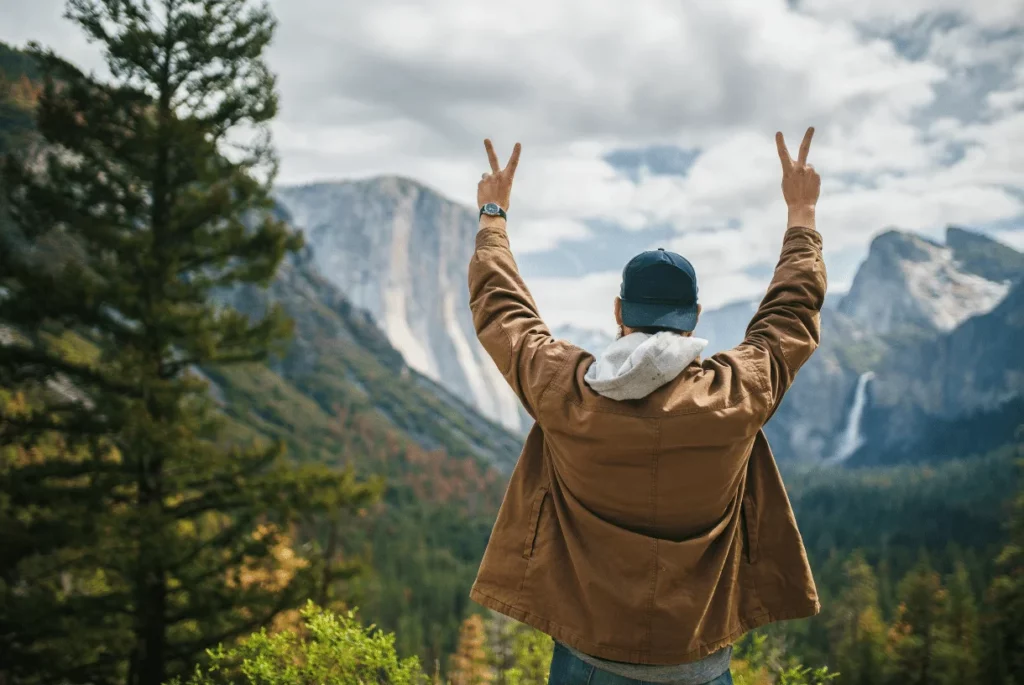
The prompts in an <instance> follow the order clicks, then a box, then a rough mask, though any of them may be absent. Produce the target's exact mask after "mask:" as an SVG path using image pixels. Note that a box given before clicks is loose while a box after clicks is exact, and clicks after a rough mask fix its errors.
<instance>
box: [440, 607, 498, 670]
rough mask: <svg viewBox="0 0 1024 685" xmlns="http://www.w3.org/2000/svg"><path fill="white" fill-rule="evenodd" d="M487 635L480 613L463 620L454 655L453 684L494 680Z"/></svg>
mask: <svg viewBox="0 0 1024 685" xmlns="http://www.w3.org/2000/svg"><path fill="white" fill-rule="evenodd" d="M486 643H487V636H486V632H485V629H484V621H483V619H482V618H481V617H480V614H472V615H470V616H468V617H467V618H466V620H465V621H463V622H462V629H461V630H460V631H459V645H458V650H457V651H456V652H455V654H454V655H453V656H452V668H451V672H450V674H449V675H450V679H451V683H452V685H488V684H489V683H491V681H493V680H494V677H493V673H492V671H491V667H490V664H489V663H488V661H489V660H488V658H487V649H486Z"/></svg>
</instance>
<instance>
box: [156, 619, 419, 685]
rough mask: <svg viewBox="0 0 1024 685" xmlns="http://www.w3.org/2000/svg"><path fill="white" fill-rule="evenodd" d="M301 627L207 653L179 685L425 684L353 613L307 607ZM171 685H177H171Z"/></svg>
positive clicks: (415, 663) (389, 641) (390, 642)
mask: <svg viewBox="0 0 1024 685" xmlns="http://www.w3.org/2000/svg"><path fill="white" fill-rule="evenodd" d="M301 613H302V618H303V624H304V628H303V629H302V630H301V631H299V632H296V631H291V630H284V631H281V632H278V633H273V634H272V633H268V632H267V631H266V630H263V631H262V632H259V633H255V634H253V635H251V636H249V637H247V638H245V639H244V640H242V641H241V642H240V643H238V644H237V645H235V646H232V647H224V646H223V645H222V646H220V647H218V648H217V649H215V650H210V652H209V663H208V664H207V665H205V666H203V667H200V666H197V667H196V671H195V673H194V674H193V675H192V678H191V679H189V680H188V681H186V683H185V685H221V684H227V683H231V684H235V683H246V684H247V685H314V684H315V685H371V684H372V685H377V684H378V683H388V684H389V685H420V684H422V683H426V682H427V678H426V676H425V675H424V673H423V671H422V670H420V664H419V660H418V659H416V658H415V657H410V658H408V659H399V658H398V655H397V654H396V652H395V636H394V635H393V634H391V633H384V632H382V631H380V630H377V629H376V627H375V626H372V625H371V626H369V627H364V626H363V625H361V624H360V623H359V621H358V620H357V619H356V616H355V612H354V611H349V612H347V613H345V614H334V613H331V612H329V611H326V610H324V609H321V608H319V607H317V606H315V605H314V604H313V603H312V602H310V603H308V604H307V605H306V607H305V608H304V609H303V610H302V612H301ZM176 685H181V684H180V683H177V684H176Z"/></svg>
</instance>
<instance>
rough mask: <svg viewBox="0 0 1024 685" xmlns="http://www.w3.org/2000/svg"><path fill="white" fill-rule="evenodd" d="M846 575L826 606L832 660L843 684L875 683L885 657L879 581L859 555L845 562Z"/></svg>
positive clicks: (880, 673)
mask: <svg viewBox="0 0 1024 685" xmlns="http://www.w3.org/2000/svg"><path fill="white" fill-rule="evenodd" d="M845 575H846V581H847V585H846V587H845V588H844V589H843V591H842V593H841V594H840V595H839V597H837V598H836V600H835V601H834V602H832V603H831V605H830V609H829V614H830V615H829V621H828V625H829V632H830V633H831V636H830V637H831V639H830V643H831V646H832V662H833V663H834V664H835V666H836V667H837V670H838V671H839V673H840V674H841V676H840V677H841V680H842V682H843V684H844V685H876V684H877V683H879V682H881V680H882V673H883V667H884V658H885V624H884V622H883V621H882V616H881V611H880V609H879V608H878V581H877V579H876V577H875V573H874V571H872V569H871V567H870V566H868V564H867V562H866V561H865V560H864V557H863V556H861V555H860V554H855V555H854V556H853V557H852V558H851V559H850V560H848V561H847V562H846V568H845Z"/></svg>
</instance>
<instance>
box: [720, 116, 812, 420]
mask: <svg viewBox="0 0 1024 685" xmlns="http://www.w3.org/2000/svg"><path fill="white" fill-rule="evenodd" d="M813 134H814V129H813V128H809V129H807V134H806V135H805V136H804V140H803V143H802V144H801V145H800V153H799V156H798V157H797V160H796V161H795V162H794V161H793V160H792V159H790V156H789V151H788V150H787V149H786V143H785V141H784V140H783V138H782V134H781V133H777V134H775V142H776V143H777V145H778V148H779V159H780V161H781V162H782V194H783V196H784V197H785V199H786V205H787V206H788V208H789V221H788V225H787V229H786V236H785V238H784V239H783V242H782V255H781V256H780V257H779V262H778V264H777V265H776V267H775V275H774V276H773V277H772V282H771V284H770V285H769V286H768V292H767V294H765V297H764V299H763V300H762V301H761V306H760V307H758V309H757V313H756V314H754V318H753V319H752V320H751V322H750V325H749V326H747V333H746V337H745V338H744V340H743V342H742V343H741V344H740V346H739V347H738V348H737V351H739V352H741V354H742V356H743V357H746V358H748V359H750V360H751V361H752V363H753V364H754V365H755V367H756V368H757V370H758V372H759V373H761V374H762V378H763V383H764V385H765V386H766V388H765V389H766V390H767V391H768V393H769V407H768V415H767V417H766V418H765V420H767V418H768V417H770V416H771V415H772V413H774V411H775V409H776V408H777V407H778V404H779V402H781V401H782V397H783V395H784V394H785V393H786V390H788V389H789V386H790V385H791V384H792V383H793V379H794V378H795V377H796V373H797V371H798V370H799V369H800V367H801V366H803V364H804V363H805V362H806V361H807V360H808V359H809V358H810V356H811V354H812V353H813V352H814V350H815V349H816V348H817V347H818V341H819V340H820V336H821V318H820V312H821V308H822V306H823V305H824V303H825V289H826V286H827V279H826V274H825V261H824V260H823V259H822V254H821V235H820V234H819V233H818V231H817V230H816V227H815V221H814V211H815V205H816V204H817V202H818V194H819V191H820V189H821V179H820V178H819V177H818V173H817V172H816V171H815V170H814V167H812V166H811V165H810V164H808V163H807V153H808V152H809V151H810V147H811V136H812V135H813Z"/></svg>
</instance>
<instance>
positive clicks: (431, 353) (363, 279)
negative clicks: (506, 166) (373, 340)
mask: <svg viewBox="0 0 1024 685" xmlns="http://www.w3.org/2000/svg"><path fill="white" fill-rule="evenodd" d="M277 198H278V200H279V202H280V203H281V204H282V205H284V207H286V208H287V209H288V211H289V212H290V213H291V215H292V216H293V217H294V220H295V222H296V224H297V225H299V226H301V227H302V228H303V229H304V231H305V235H306V239H307V241H308V242H309V244H310V245H311V246H312V248H313V259H314V261H315V263H316V265H317V267H318V268H319V271H320V272H321V273H322V274H324V276H325V277H326V278H327V279H328V280H329V281H330V282H331V283H332V284H333V285H335V286H336V287H338V288H340V290H341V291H342V292H343V293H344V294H345V295H346V297H347V298H348V299H349V300H350V301H351V302H352V303H353V304H354V305H355V306H357V307H361V308H363V309H366V310H368V311H369V312H370V313H371V315H372V316H373V318H374V320H375V321H376V322H377V324H378V325H379V326H380V328H381V330H383V331H384V333H385V334H386V335H387V338H388V340H389V341H390V342H391V344H392V345H393V346H394V347H395V348H396V349H397V350H399V351H400V352H401V353H402V356H403V357H404V358H405V360H406V362H407V363H408V364H409V365H410V366H411V367H412V368H414V369H415V370H417V371H419V372H420V373H422V374H423V375H424V376H426V377H428V378H430V379H432V380H434V381H436V382H438V383H440V384H441V385H442V386H443V387H445V388H447V389H448V390H449V391H451V392H452V393H454V394H455V395H457V396H459V397H463V398H465V399H466V400H467V401H468V402H471V403H472V404H473V406H474V407H477V408H478V409H479V410H480V412H481V413H483V414H484V415H486V416H488V417H490V418H492V419H494V420H496V421H498V422H499V423H501V424H502V425H504V426H506V427H507V428H510V429H512V430H516V431H522V430H523V429H524V428H525V426H526V423H525V422H524V419H523V415H522V413H521V411H520V407H519V403H518V400H517V399H516V397H515V395H514V394H513V393H512V391H511V390H510V389H509V387H508V385H507V384H506V383H505V380H504V379H503V378H502V377H501V375H500V374H499V373H498V372H497V370H496V369H495V368H494V364H493V362H491V360H490V358H489V357H488V356H487V354H486V352H485V351H484V350H483V347H482V346H481V345H480V344H479V342H478V341H477V339H476V333H475V331H474V328H473V322H472V318H471V315H470V311H469V293H468V289H467V288H466V278H467V268H468V264H469V260H470V257H471V256H472V254H473V249H474V244H475V243H474V240H475V236H476V231H477V218H476V215H475V214H474V213H473V212H472V211H470V210H469V209H468V208H466V207H463V206H461V205H459V204H456V203H454V202H452V201H450V200H447V199H445V198H443V197H441V196H440V195H439V194H437V193H435V192H433V191H431V190H430V189H428V188H426V187H424V186H422V185H420V184H418V183H416V182H414V181H411V180H408V179H404V178H398V177H384V178H375V179H370V180H364V181H353V182H342V183H317V184H312V185H305V186H297V187H283V188H279V189H278V191H277Z"/></svg>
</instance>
